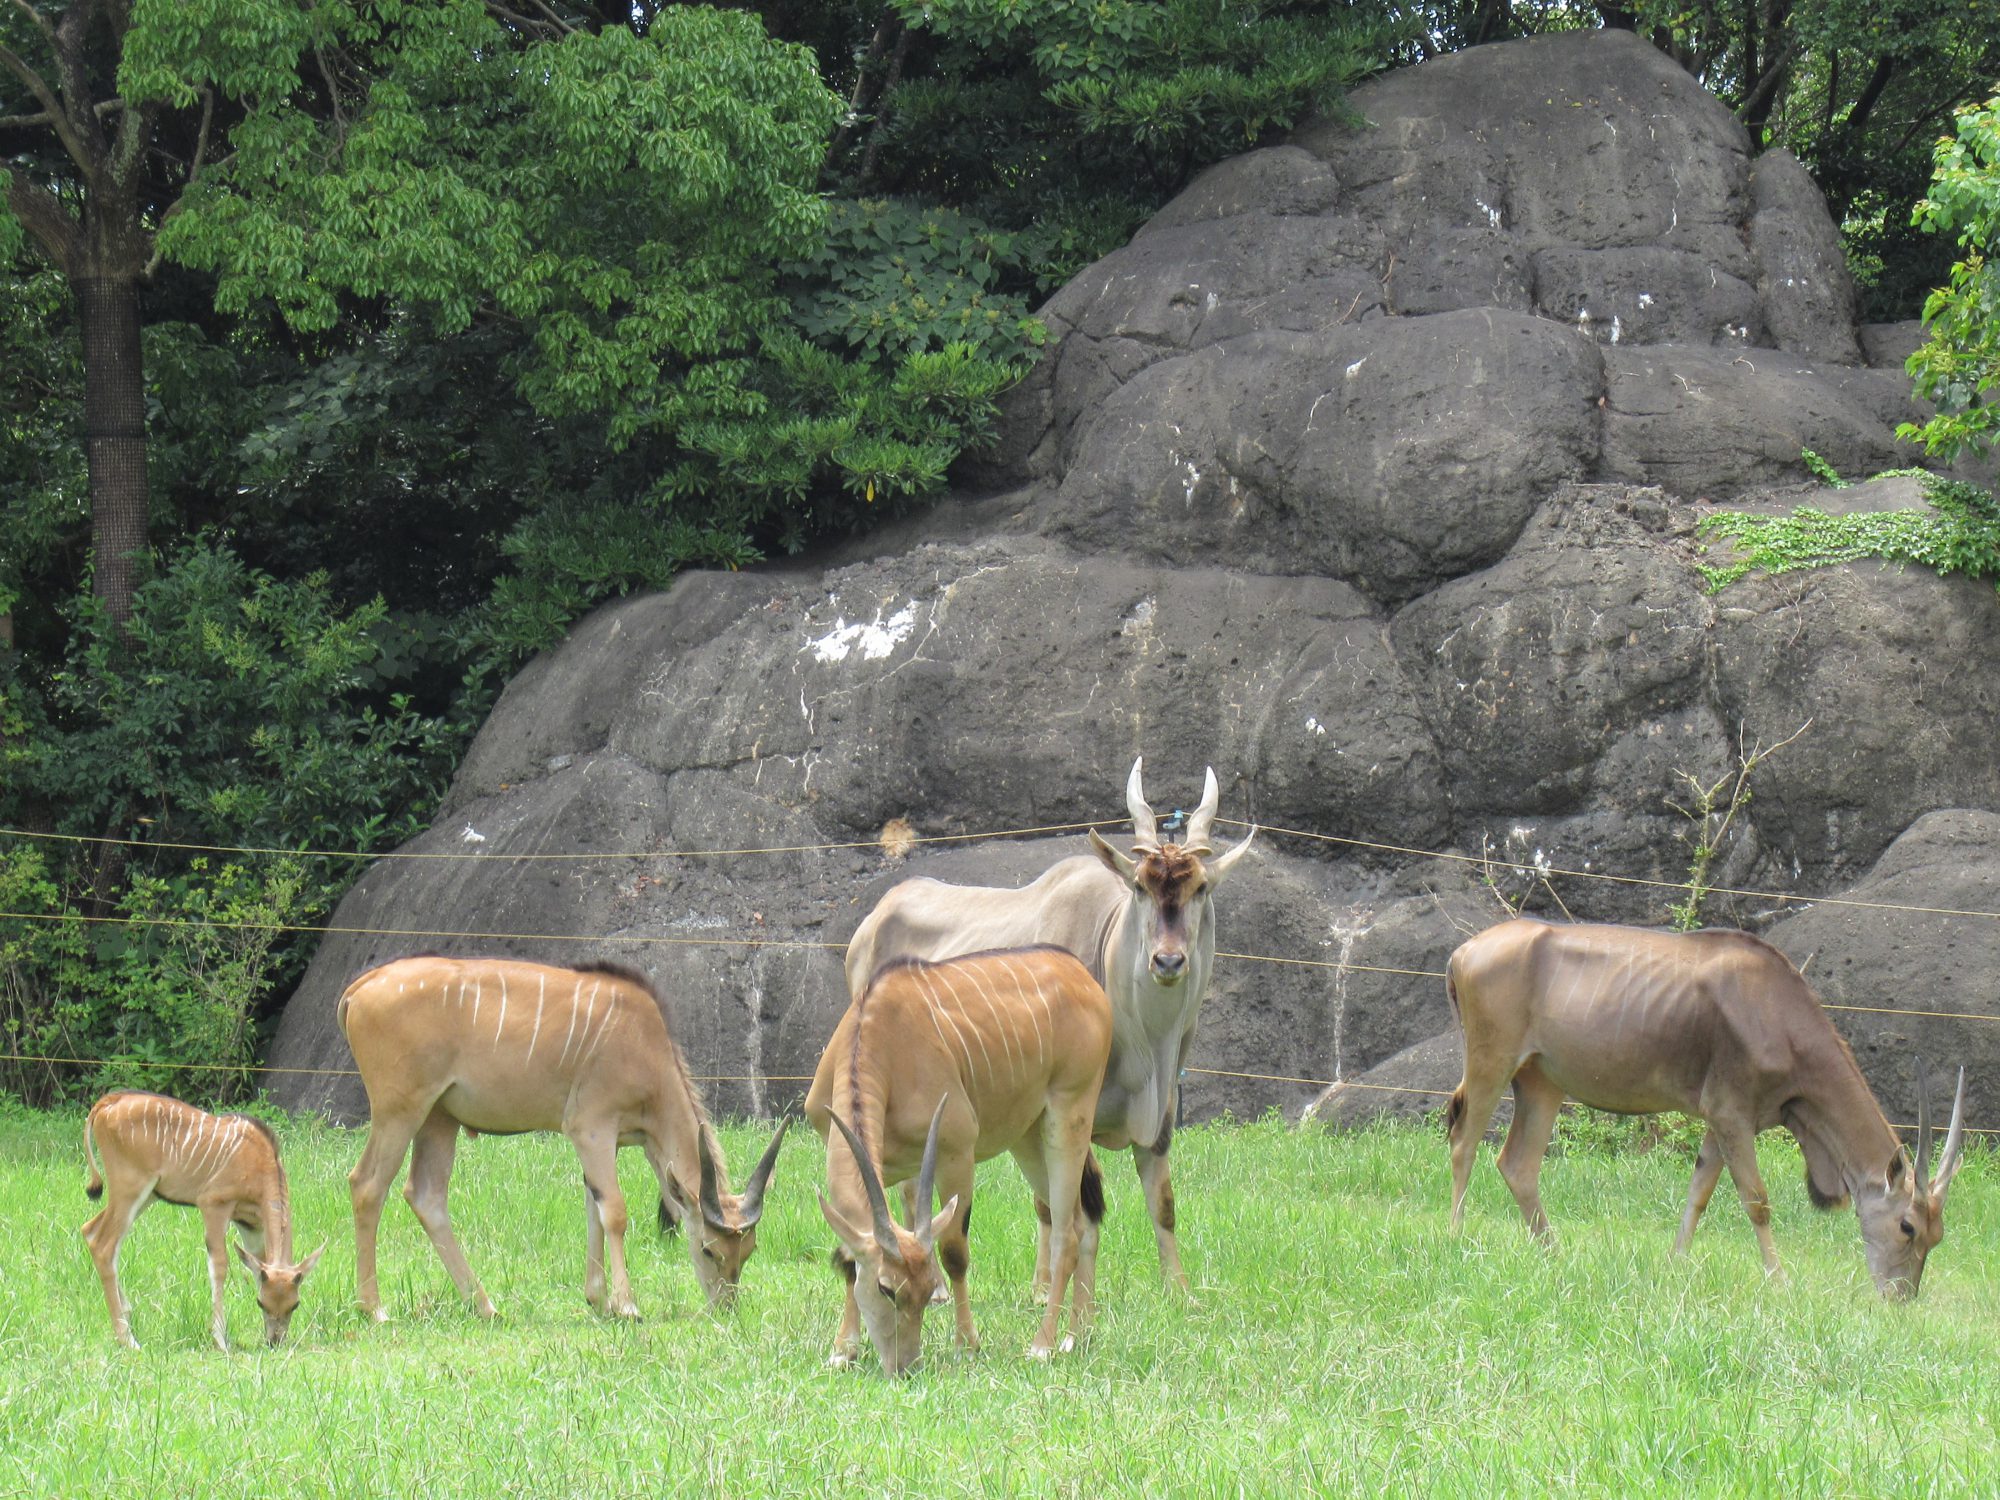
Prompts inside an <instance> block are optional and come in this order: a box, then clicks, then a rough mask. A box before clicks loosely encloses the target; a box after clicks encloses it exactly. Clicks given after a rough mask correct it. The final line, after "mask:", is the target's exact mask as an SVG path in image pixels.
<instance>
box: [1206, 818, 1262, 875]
mask: <svg viewBox="0 0 2000 1500" xmlns="http://www.w3.org/2000/svg"><path fill="white" fill-rule="evenodd" d="M1256 837H1257V829H1256V827H1255V825H1254V824H1253V825H1252V826H1251V829H1250V831H1249V832H1248V833H1246V834H1245V835H1243V842H1242V843H1240V844H1238V845H1237V846H1236V847H1235V848H1233V849H1225V850H1223V851H1222V852H1221V853H1220V854H1218V855H1216V856H1215V858H1213V859H1209V860H1203V861H1202V869H1204V870H1206V871H1207V872H1208V883H1209V885H1211V886H1218V885H1221V884H1222V882H1223V880H1224V879H1225V878H1226V877H1227V876H1228V874H1229V872H1230V871H1231V870H1232V869H1234V868H1235V867H1236V861H1237V860H1239V859H1241V858H1242V857H1243V853H1244V851H1245V850H1246V849H1248V848H1249V847H1250V844H1251V841H1252V840H1253V839H1255V838H1256Z"/></svg>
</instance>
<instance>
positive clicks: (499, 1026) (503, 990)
mask: <svg viewBox="0 0 2000 1500" xmlns="http://www.w3.org/2000/svg"><path fill="white" fill-rule="evenodd" d="M506 1029H507V974H506V971H505V970H502V971H501V974H500V1019H499V1020H497V1021H495V1022H494V1023H493V1048H494V1050H495V1051H496V1052H497V1051H498V1050H499V1048H500V1033H501V1032H503V1031H505V1030H506Z"/></svg>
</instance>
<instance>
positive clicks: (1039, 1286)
mask: <svg viewBox="0 0 2000 1500" xmlns="http://www.w3.org/2000/svg"><path fill="white" fill-rule="evenodd" d="M1029 1290H1030V1291H1032V1292H1033V1294H1034V1298H1035V1300H1036V1301H1037V1302H1046V1301H1048V1300H1049V1205H1048V1204H1047V1203H1046V1202H1045V1201H1044V1200H1043V1198H1042V1196H1041V1194H1039V1193H1037V1194H1036V1195H1035V1277H1034V1280H1033V1281H1031V1282H1030V1283H1029Z"/></svg>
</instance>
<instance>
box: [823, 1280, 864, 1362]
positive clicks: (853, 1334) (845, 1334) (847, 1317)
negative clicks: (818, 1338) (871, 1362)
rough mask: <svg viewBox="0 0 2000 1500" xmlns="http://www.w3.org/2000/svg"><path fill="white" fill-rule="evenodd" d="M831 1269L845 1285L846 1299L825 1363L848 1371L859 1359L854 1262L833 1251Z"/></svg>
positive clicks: (859, 1338)
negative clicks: (831, 1348) (831, 1347)
mask: <svg viewBox="0 0 2000 1500" xmlns="http://www.w3.org/2000/svg"><path fill="white" fill-rule="evenodd" d="M833 1268H834V1269H835V1270H836V1271H838V1272H840V1279H841V1280H842V1281H843V1282H845V1283H846V1285H847V1297H846V1300H845V1301H844V1302H843V1303H842V1304H841V1308H840V1327H839V1328H838V1329H837V1330H836V1331H835V1333H834V1335H833V1352H832V1353H831V1354H829V1355H828V1356H827V1359H826V1362H827V1363H828V1364H829V1365H831V1366H833V1368H834V1369H836V1370H849V1369H852V1368H853V1367H854V1364H855V1362H856V1361H857V1360H859V1359H860V1358H861V1306H860V1304H859V1303H857V1302H856V1301H855V1300H854V1262H853V1261H852V1260H850V1259H849V1258H848V1256H847V1254H846V1252H845V1251H842V1250H835V1251H834V1252H833Z"/></svg>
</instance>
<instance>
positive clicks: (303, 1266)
mask: <svg viewBox="0 0 2000 1500" xmlns="http://www.w3.org/2000/svg"><path fill="white" fill-rule="evenodd" d="M331 1243H333V1242H332V1241H331V1240H321V1241H320V1245H319V1249H317V1250H315V1251H313V1253H312V1254H311V1255H308V1256H307V1257H306V1258H305V1259H304V1260H302V1261H300V1262H299V1266H298V1270H299V1280H301V1281H304V1280H305V1279H306V1276H307V1274H308V1273H309V1272H310V1271H311V1270H312V1268H313V1267H314V1266H316V1265H318V1264H319V1258H320V1257H321V1256H322V1255H324V1254H326V1247H327V1246H328V1245H330V1244H331Z"/></svg>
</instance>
